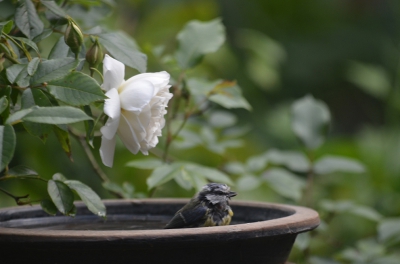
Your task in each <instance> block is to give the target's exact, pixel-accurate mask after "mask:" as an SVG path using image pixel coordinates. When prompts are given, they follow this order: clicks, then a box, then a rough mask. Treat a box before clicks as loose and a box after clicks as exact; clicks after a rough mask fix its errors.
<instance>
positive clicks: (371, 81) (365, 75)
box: [347, 62, 391, 99]
mask: <svg viewBox="0 0 400 264" xmlns="http://www.w3.org/2000/svg"><path fill="white" fill-rule="evenodd" d="M347 79H348V80H349V81H350V82H352V83H354V84H355V85H357V86H358V87H359V88H361V89H362V90H364V91H365V92H367V93H369V94H371V95H372V96H374V97H376V98H379V99H386V98H387V95H388V93H389V92H390V89H391V80H390V77H389V75H388V73H387V72H386V71H385V69H384V68H383V67H380V66H375V65H368V64H362V63H358V62H351V63H350V64H349V66H348V70H347Z"/></svg>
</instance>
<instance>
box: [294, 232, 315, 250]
mask: <svg viewBox="0 0 400 264" xmlns="http://www.w3.org/2000/svg"><path fill="white" fill-rule="evenodd" d="M310 240H311V237H310V233H301V234H298V235H297V237H296V241H295V243H294V246H295V247H297V248H298V249H300V250H301V251H304V250H306V249H307V248H308V247H309V245H310Z"/></svg>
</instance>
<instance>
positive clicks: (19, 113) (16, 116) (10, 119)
mask: <svg viewBox="0 0 400 264" xmlns="http://www.w3.org/2000/svg"><path fill="white" fill-rule="evenodd" d="M36 108H38V107H37V106H36V107H32V108H28V109H22V110H19V111H17V112H15V113H13V114H12V115H10V116H9V117H8V118H7V120H6V122H5V123H6V124H8V125H12V124H14V123H18V122H21V120H22V118H23V117H25V116H26V115H27V114H29V113H31V112H32V111H33V110H34V109H36Z"/></svg>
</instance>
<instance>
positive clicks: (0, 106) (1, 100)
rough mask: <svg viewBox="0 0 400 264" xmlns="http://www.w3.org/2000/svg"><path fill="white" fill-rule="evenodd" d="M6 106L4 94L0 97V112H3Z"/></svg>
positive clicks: (6, 101)
mask: <svg viewBox="0 0 400 264" xmlns="http://www.w3.org/2000/svg"><path fill="white" fill-rule="evenodd" d="M7 107H8V100H7V97H6V96H3V97H1V98H0V114H2V113H3V112H4V110H6V109H7Z"/></svg>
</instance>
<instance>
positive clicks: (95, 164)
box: [68, 127, 110, 182]
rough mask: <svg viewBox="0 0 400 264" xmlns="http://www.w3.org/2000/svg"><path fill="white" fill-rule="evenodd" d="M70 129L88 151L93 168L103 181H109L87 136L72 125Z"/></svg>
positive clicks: (86, 151)
mask: <svg viewBox="0 0 400 264" xmlns="http://www.w3.org/2000/svg"><path fill="white" fill-rule="evenodd" d="M68 130H69V131H70V133H71V135H72V136H74V137H75V138H76V139H77V140H78V141H79V143H80V144H81V146H82V148H83V150H84V151H85V153H86V156H87V157H88V159H89V161H90V163H91V165H92V167H93V170H94V171H95V172H96V174H97V175H98V176H99V178H100V179H101V181H102V182H109V181H110V179H109V178H108V177H107V175H106V174H105V173H104V171H103V170H102V169H101V167H100V165H99V163H98V162H97V160H96V158H95V157H94V155H93V153H92V151H91V149H90V147H89V145H88V144H87V142H86V139H85V136H82V135H80V134H79V133H78V132H77V131H75V130H74V129H72V128H71V127H69V128H68Z"/></svg>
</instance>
